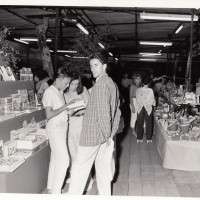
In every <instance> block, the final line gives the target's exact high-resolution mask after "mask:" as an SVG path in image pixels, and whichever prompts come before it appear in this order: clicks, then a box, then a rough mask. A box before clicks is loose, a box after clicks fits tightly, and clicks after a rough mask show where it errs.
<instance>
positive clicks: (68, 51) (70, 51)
mask: <svg viewBox="0 0 200 200" xmlns="http://www.w3.org/2000/svg"><path fill="white" fill-rule="evenodd" d="M57 52H59V53H77V51H72V50H57Z"/></svg>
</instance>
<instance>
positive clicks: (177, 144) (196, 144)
mask: <svg viewBox="0 0 200 200" xmlns="http://www.w3.org/2000/svg"><path fill="white" fill-rule="evenodd" d="M154 133H155V136H156V145H157V149H158V152H159V154H160V156H161V158H162V161H163V167H164V168H167V169H177V170H186V171H200V141H185V140H180V141H174V140H172V139H171V138H170V137H169V136H168V135H167V133H166V132H165V131H164V129H163V128H162V126H161V124H160V123H159V121H158V120H157V119H156V117H154Z"/></svg>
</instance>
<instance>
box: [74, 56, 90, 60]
mask: <svg viewBox="0 0 200 200" xmlns="http://www.w3.org/2000/svg"><path fill="white" fill-rule="evenodd" d="M73 58H81V59H83V58H88V57H84V56H74V57H73Z"/></svg>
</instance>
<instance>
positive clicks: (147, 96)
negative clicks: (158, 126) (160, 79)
mask: <svg viewBox="0 0 200 200" xmlns="http://www.w3.org/2000/svg"><path fill="white" fill-rule="evenodd" d="M150 82H151V79H150V78H149V77H145V78H144V79H143V87H141V88H138V89H137V91H136V101H137V113H138V116H137V143H139V142H143V134H144V128H143V125H144V121H145V122H146V138H147V143H149V142H152V135H153V115H152V112H153V109H152V106H154V105H155V98H154V93H153V90H152V89H151V88H149V87H148V86H149V84H150Z"/></svg>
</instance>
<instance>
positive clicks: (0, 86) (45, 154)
mask: <svg viewBox="0 0 200 200" xmlns="http://www.w3.org/2000/svg"><path fill="white" fill-rule="evenodd" d="M33 88H34V82H26V81H5V82H3V81H2V82H0V91H1V93H0V98H4V97H7V96H9V95H10V94H11V93H16V92H17V90H19V89H33ZM32 117H35V120H36V122H39V121H42V120H44V119H45V112H44V109H42V110H38V111H35V112H33V113H30V114H23V115H20V116H17V117H15V118H12V119H8V120H5V121H2V122H0V140H3V141H4V142H6V141H8V140H9V139H10V131H11V130H15V129H18V128H20V127H21V126H22V123H23V121H24V120H27V122H28V123H30V121H31V119H32ZM49 160H50V147H49V145H48V143H45V144H43V145H42V146H41V147H40V148H38V149H37V150H36V151H34V153H33V154H32V155H31V156H30V157H29V158H28V159H26V162H25V163H24V164H22V165H21V166H20V167H19V168H17V169H16V170H15V171H14V172H6V173H4V172H2V173H0V192H1V193H40V192H41V191H43V190H44V189H45V188H46V183H47V176H48V166H49Z"/></svg>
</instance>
